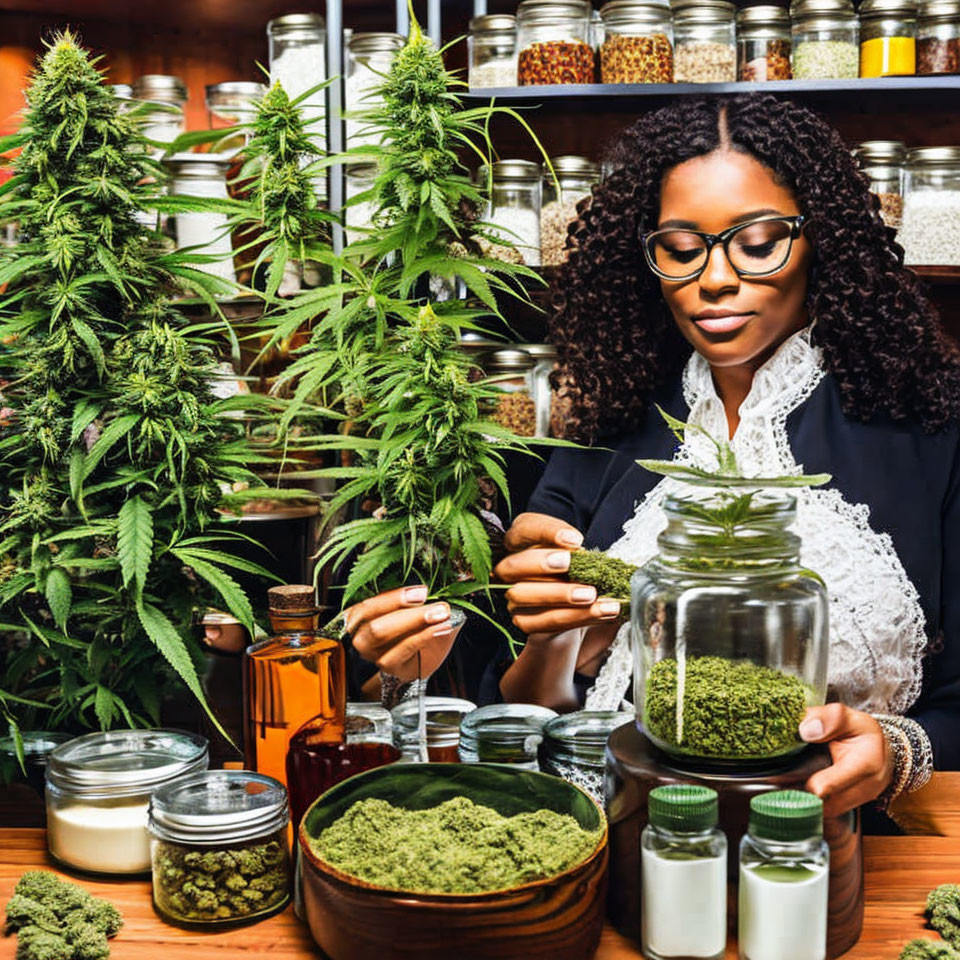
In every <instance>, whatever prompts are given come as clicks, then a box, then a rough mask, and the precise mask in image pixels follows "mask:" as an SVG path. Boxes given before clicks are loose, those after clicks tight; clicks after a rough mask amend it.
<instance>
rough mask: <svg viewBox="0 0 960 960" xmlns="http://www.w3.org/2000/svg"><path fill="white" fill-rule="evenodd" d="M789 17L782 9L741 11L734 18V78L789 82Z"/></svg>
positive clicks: (746, 9)
mask: <svg viewBox="0 0 960 960" xmlns="http://www.w3.org/2000/svg"><path fill="white" fill-rule="evenodd" d="M790 49H791V40H790V14H789V12H788V11H786V10H784V9H783V8H782V7H774V6H767V5H764V6H757V7H744V8H743V9H742V10H741V11H740V12H739V13H738V14H737V77H738V78H739V79H740V80H745V81H748V82H765V81H769V80H789V79H790V78H791V76H792V74H791V72H790Z"/></svg>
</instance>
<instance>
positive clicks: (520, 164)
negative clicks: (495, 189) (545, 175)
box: [479, 160, 540, 183]
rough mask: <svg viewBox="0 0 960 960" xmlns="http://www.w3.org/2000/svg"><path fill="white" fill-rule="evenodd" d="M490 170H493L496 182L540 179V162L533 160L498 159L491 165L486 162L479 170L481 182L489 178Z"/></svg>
mask: <svg viewBox="0 0 960 960" xmlns="http://www.w3.org/2000/svg"><path fill="white" fill-rule="evenodd" d="M488 170H492V171H493V179H494V182H498V181H502V180H539V179H540V164H539V163H534V162H533V161H532V160H496V161H494V162H493V163H492V164H490V166H489V167H488V166H487V165H486V164H484V165H483V166H482V167H481V168H480V170H479V179H480V182H481V183H482V182H483V181H485V180H486V179H487V171H488Z"/></svg>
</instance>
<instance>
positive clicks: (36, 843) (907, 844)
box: [0, 829, 960, 960]
mask: <svg viewBox="0 0 960 960" xmlns="http://www.w3.org/2000/svg"><path fill="white" fill-rule="evenodd" d="M864 850H865V858H866V901H867V902H866V920H865V923H864V930H863V936H862V937H861V939H860V942H859V943H858V944H857V946H856V947H854V948H853V950H851V951H850V952H849V953H847V954H845V958H849V960H896V957H897V956H898V955H899V953H900V948H901V946H902V945H903V944H904V943H905V942H906V941H907V940H909V939H910V938H911V937H915V936H924V935H926V936H930V937H934V938H935V937H936V934H934V933H933V932H932V931H929V930H926V929H925V927H924V922H923V913H922V910H923V901H924V898H925V897H926V894H927V891H929V890H930V889H931V888H933V887H935V886H937V884H940V883H948V882H953V883H957V882H960V838H957V837H867V838H866V839H865V840H864ZM37 867H44V868H49V869H54V868H53V866H52V864H51V863H50V861H49V860H48V858H47V853H46V839H45V834H44V831H43V830H28V829H19V830H17V829H2V830H0V903H6V901H7V899H8V898H9V897H10V895H11V893H12V891H13V886H14V884H15V883H16V881H17V878H18V877H19V876H20V874H21V873H23V872H24V870H29V869H35V868H37ZM57 872H61V871H57ZM65 876H66V875H65ZM68 879H72V880H77V878H75V877H68ZM78 882H81V883H82V885H83V886H84V887H86V888H87V889H88V890H89V891H90V892H91V893H93V894H95V895H96V896H98V897H104V898H106V899H108V900H110V901H112V902H113V903H114V904H116V905H117V907H119V909H120V910H121V911H122V913H123V915H124V918H125V920H126V923H125V925H124V927H123V930H121V932H120V935H119V936H118V937H117V938H116V940H115V941H114V945H113V950H112V952H111V957H112V958H113V960H158V958H161V957H162V958H163V960H185V958H187V957H190V958H191V960H199V958H203V957H211V958H216V957H229V956H233V955H235V954H243V953H249V954H260V953H265V954H266V953H269V955H270V957H271V960H306V958H318V957H319V956H320V953H319V951H318V950H317V949H316V947H315V946H314V945H313V941H312V940H311V939H310V935H309V933H308V932H307V928H306V926H304V925H303V924H301V923H300V922H299V921H298V920H297V919H296V917H295V916H294V915H293V910H292V909H287V910H286V911H284V912H283V913H282V914H280V915H278V916H276V917H272V918H271V919H269V920H264V921H262V922H261V923H258V924H255V925H253V926H249V927H240V928H239V929H235V930H230V931H226V932H223V933H195V932H190V931H185V930H180V929H177V928H176V927H171V926H168V925H166V924H164V923H162V922H161V921H160V919H159V918H158V917H157V916H156V914H155V913H154V912H153V908H152V906H151V904H150V885H149V883H147V882H146V881H144V880H127V881H120V882H111V883H100V882H94V881H89V880H86V879H84V880H80V881H78ZM14 947H15V942H14V938H13V937H8V938H6V939H0V960H12V958H13V955H14ZM161 951H162V952H161ZM736 955H737V954H736V949H735V948H734V946H733V945H732V944H731V945H730V946H729V947H728V949H727V956H728V957H729V958H735V957H736ZM640 956H641V955H640V952H639V951H638V950H637V949H636V947H634V946H633V945H632V944H631V943H630V942H629V941H627V940H625V939H624V938H623V937H621V936H620V935H619V934H617V933H616V931H614V930H612V929H610V928H607V929H605V930H604V932H603V939H602V940H601V943H600V949H599V950H598V951H597V954H596V958H595V960H638V958H640ZM491 960H493V958H491Z"/></svg>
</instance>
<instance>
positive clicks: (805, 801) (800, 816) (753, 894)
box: [738, 790, 830, 960]
mask: <svg viewBox="0 0 960 960" xmlns="http://www.w3.org/2000/svg"><path fill="white" fill-rule="evenodd" d="M829 874H830V849H829V847H828V846H827V844H826V842H825V841H824V839H823V802H822V801H821V800H820V798H819V797H815V796H814V795H813V794H812V793H806V792H804V791H802V790H778V791H771V792H769V793H762V794H760V795H759V796H755V797H753V799H752V800H751V801H750V821H749V828H748V831H747V833H746V835H745V836H744V837H743V839H742V840H741V841H740V885H739V886H740V891H739V899H740V910H739V912H740V924H739V927H740V929H739V937H738V939H739V942H740V956H741V957H749V958H750V960H783V957H784V956H789V957H790V958H791V960H825V958H826V956H827V903H828V886H829Z"/></svg>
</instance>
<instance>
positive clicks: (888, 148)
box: [853, 140, 907, 230]
mask: <svg viewBox="0 0 960 960" xmlns="http://www.w3.org/2000/svg"><path fill="white" fill-rule="evenodd" d="M853 153H854V156H855V157H856V158H857V163H858V164H859V165H860V169H861V170H862V171H863V172H864V173H865V174H866V176H867V177H869V179H870V192H871V193H873V194H875V195H876V196H877V199H879V201H880V216H881V217H883V222H884V223H885V224H886V225H887V226H888V227H893V229H894V230H899V229H900V224H901V223H902V221H903V164H904V162H905V161H906V159H907V148H906V147H905V146H904V144H902V143H901V142H900V141H899V140H866V141H864V142H863V143H861V144H859V146H857V148H856V149H855V150H854V151H853Z"/></svg>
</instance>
